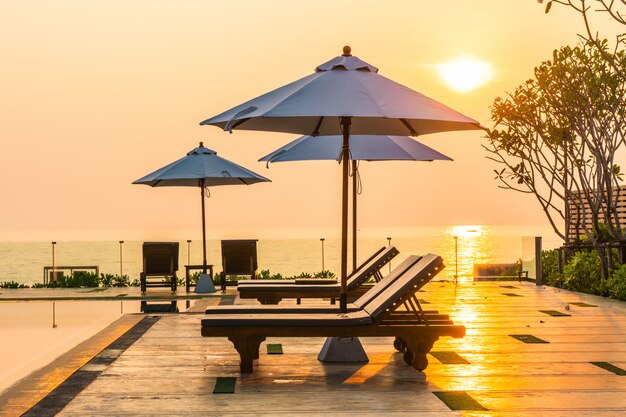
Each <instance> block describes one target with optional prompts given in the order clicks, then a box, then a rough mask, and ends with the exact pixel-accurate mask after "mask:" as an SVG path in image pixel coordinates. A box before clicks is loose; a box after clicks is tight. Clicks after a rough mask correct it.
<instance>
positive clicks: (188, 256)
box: [187, 239, 191, 265]
mask: <svg viewBox="0 0 626 417" xmlns="http://www.w3.org/2000/svg"><path fill="white" fill-rule="evenodd" d="M187 265H191V240H190V239H187Z"/></svg>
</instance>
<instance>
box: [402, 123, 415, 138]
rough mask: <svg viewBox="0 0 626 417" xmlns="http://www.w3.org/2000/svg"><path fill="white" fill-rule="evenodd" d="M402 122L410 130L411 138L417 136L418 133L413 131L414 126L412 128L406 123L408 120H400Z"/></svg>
mask: <svg viewBox="0 0 626 417" xmlns="http://www.w3.org/2000/svg"><path fill="white" fill-rule="evenodd" d="M400 121H401V122H402V124H403V125H404V126H405V127H406V128H407V129H409V132H411V136H417V132H416V131H415V129H413V126H411V125H410V124H409V122H407V121H406V119H400Z"/></svg>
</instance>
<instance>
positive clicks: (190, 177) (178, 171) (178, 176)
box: [133, 142, 270, 274]
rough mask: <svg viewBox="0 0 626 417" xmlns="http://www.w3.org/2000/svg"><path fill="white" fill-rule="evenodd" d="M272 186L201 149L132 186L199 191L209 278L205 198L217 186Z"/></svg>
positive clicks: (203, 261) (251, 173)
mask: <svg viewBox="0 0 626 417" xmlns="http://www.w3.org/2000/svg"><path fill="white" fill-rule="evenodd" d="M258 182H270V180H269V179H267V178H265V177H263V176H261V175H259V174H257V173H255V172H252V171H250V170H249V169H246V168H244V167H242V166H241V165H237V164H235V163H234V162H231V161H229V160H227V159H224V158H221V157H219V156H217V152H215V151H213V150H211V149H209V148H205V147H204V145H203V144H202V142H200V146H199V147H197V148H195V149H193V150H191V151H189V152H187V156H185V157H183V158H181V159H179V160H177V161H174V162H172V163H171V164H168V165H166V166H164V167H163V168H160V169H157V170H156V171H154V172H152V173H150V174H148V175H146V176H145V177H142V178H140V179H138V180H136V181H134V182H133V184H145V185H149V186H151V187H178V186H182V187H199V188H200V197H201V201H202V266H203V268H202V272H203V274H206V271H207V260H206V222H205V209H204V198H205V195H206V194H207V189H208V187H214V186H218V185H250V184H255V183H258Z"/></svg>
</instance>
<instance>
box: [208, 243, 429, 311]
mask: <svg viewBox="0 0 626 417" xmlns="http://www.w3.org/2000/svg"><path fill="white" fill-rule="evenodd" d="M377 253H380V251H379V252H377ZM421 258H422V257H421V256H417V255H410V256H409V257H407V258H406V259H405V260H404V261H402V262H401V263H400V264H399V265H398V266H396V267H395V268H394V269H393V271H391V272H390V273H388V274H387V275H386V276H384V277H383V278H382V279H381V280H380V281H378V282H376V283H375V284H374V285H373V286H372V288H370V289H369V290H368V291H366V292H365V294H363V295H362V296H361V297H359V298H358V299H357V300H355V301H354V303H350V304H348V312H352V311H357V310H362V309H363V307H365V306H366V305H367V304H369V303H370V302H371V301H372V300H374V299H375V298H376V297H377V296H378V295H380V294H381V293H382V292H383V291H385V289H387V287H389V286H390V285H391V284H393V283H394V282H395V281H396V280H397V279H399V278H400V277H402V276H403V275H404V274H405V273H406V271H407V270H408V269H410V268H411V267H412V266H413V265H415V264H416V263H417V262H418V261H419V260H420V259H421ZM337 311H338V308H337V307H332V306H309V307H303V306H295V307H294V306H289V307H283V306H279V305H221V306H211V307H208V308H207V309H206V311H205V313H206V314H267V313H280V314H285V313H306V314H310V313H337Z"/></svg>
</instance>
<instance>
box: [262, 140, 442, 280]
mask: <svg viewBox="0 0 626 417" xmlns="http://www.w3.org/2000/svg"><path fill="white" fill-rule="evenodd" d="M342 145H343V137H342V136H338V135H335V136H317V137H315V136H302V137H300V138H298V139H296V140H294V141H292V142H289V143H288V144H286V145H284V146H281V147H280V148H278V149H277V150H275V151H274V152H271V153H270V154H268V155H266V156H264V157H263V158H261V159H259V161H265V162H267V163H268V164H269V163H270V162H288V161H315V160H334V161H340V160H341V156H342V155H341V152H342ZM349 159H350V160H351V161H352V171H353V172H352V181H353V184H352V268H353V269H355V268H356V260H357V182H358V167H357V164H356V161H427V162H430V161H435V160H441V161H452V158H449V157H447V156H446V155H444V154H442V153H440V152H438V151H436V150H434V149H433V148H430V147H428V146H426V145H424V144H423V143H421V142H418V141H417V140H415V139H413V138H410V137H408V136H384V135H353V136H350V154H349Z"/></svg>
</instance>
